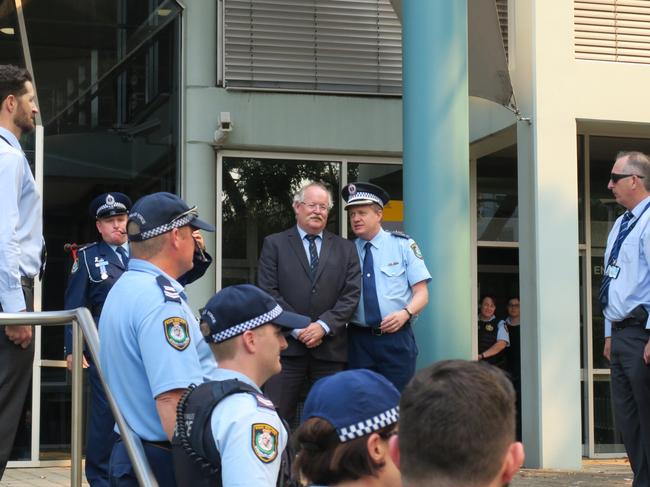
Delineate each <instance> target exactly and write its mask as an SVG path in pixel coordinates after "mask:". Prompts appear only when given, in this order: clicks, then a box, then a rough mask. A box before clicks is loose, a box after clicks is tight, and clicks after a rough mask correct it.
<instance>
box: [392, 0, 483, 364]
mask: <svg viewBox="0 0 650 487" xmlns="http://www.w3.org/2000/svg"><path fill="white" fill-rule="evenodd" d="M402 6H403V9H402V15H403V17H402V26H403V31H402V32H403V34H402V39H403V40H402V46H403V78H404V97H403V103H404V107H403V114H404V125H403V139H404V202H405V205H404V206H405V218H404V220H405V228H406V231H407V232H408V233H409V234H410V235H412V236H413V238H414V239H415V240H416V241H417V242H418V244H419V246H420V248H421V249H422V253H423V255H424V258H425V260H426V262H427V266H428V268H429V270H430V272H431V274H432V277H433V280H432V283H431V285H430V286H429V292H430V298H429V305H428V306H427V308H426V309H425V311H424V312H423V313H422V315H421V317H420V320H419V321H418V323H417V325H416V327H415V334H416V336H417V341H418V346H419V348H420V356H419V358H418V365H419V366H420V367H423V366H426V365H429V364H430V363H431V362H433V361H435V360H440V359H443V358H470V355H471V344H472V330H473V329H474V328H473V324H474V321H475V319H476V316H475V315H476V310H475V306H474V304H473V303H472V302H471V286H472V278H471V271H470V231H469V224H470V215H469V208H470V206H469V187H470V186H469V135H468V133H469V123H468V107H469V101H468V78H467V66H468V61H467V1H466V0H409V1H408V2H403V3H402Z"/></svg>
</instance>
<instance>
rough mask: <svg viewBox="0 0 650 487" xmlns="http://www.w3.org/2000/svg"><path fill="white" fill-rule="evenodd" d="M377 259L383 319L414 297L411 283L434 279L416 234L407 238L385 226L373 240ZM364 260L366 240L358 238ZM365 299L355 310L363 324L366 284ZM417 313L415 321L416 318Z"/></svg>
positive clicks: (375, 272) (378, 291)
mask: <svg viewBox="0 0 650 487" xmlns="http://www.w3.org/2000/svg"><path fill="white" fill-rule="evenodd" d="M370 242H371V243H372V258H373V263H374V274H375V286H376V287H377V298H378V299H379V311H380V312H381V317H382V319H383V318H385V317H386V316H388V315H389V314H391V313H394V312H395V311H399V310H400V309H402V308H404V306H406V305H407V304H408V303H409V302H410V301H411V298H412V297H413V292H412V291H411V286H413V285H414V284H417V283H418V282H422V281H427V282H429V281H430V280H431V274H429V271H428V270H427V266H426V265H425V263H424V260H423V259H422V255H421V254H420V249H419V248H418V246H417V244H416V243H415V241H414V240H413V239H412V238H403V237H398V236H396V235H393V234H391V233H390V232H387V231H386V230H384V229H383V228H382V229H381V230H380V231H379V233H377V235H375V237H374V238H373V239H372V240H371V241H370ZM354 244H355V245H356V247H357V252H358V254H359V259H360V260H361V270H362V271H363V259H364V257H365V255H366V250H365V245H366V240H361V239H360V238H358V239H356V240H355V241H354ZM361 293H362V294H361V299H359V305H358V306H357V310H356V311H355V312H354V316H353V317H352V321H353V322H355V323H359V324H361V325H363V324H365V323H366V319H365V312H364V309H363V288H362V289H361ZM415 318H416V317H415V316H414V317H413V319H412V320H411V323H413V322H414V321H415Z"/></svg>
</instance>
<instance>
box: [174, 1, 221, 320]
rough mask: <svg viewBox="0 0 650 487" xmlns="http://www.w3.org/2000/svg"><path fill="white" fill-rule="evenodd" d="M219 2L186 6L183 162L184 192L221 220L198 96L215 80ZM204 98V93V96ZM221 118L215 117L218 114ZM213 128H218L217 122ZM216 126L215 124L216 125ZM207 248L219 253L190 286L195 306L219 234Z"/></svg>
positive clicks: (210, 277) (211, 282) (206, 283)
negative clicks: (218, 213) (217, 208)
mask: <svg viewBox="0 0 650 487" xmlns="http://www.w3.org/2000/svg"><path fill="white" fill-rule="evenodd" d="M217 3H218V2H215V1H214V0H192V1H191V2H185V5H186V8H185V10H184V12H183V38H182V46H183V47H182V49H183V67H182V69H183V86H182V87H181V92H182V99H183V102H182V106H183V109H182V122H181V123H182V125H181V140H182V154H183V155H182V167H181V188H180V191H181V195H182V196H183V198H185V200H186V201H187V202H188V203H189V204H190V205H197V206H198V209H199V215H200V216H201V218H202V219H204V220H206V221H208V222H210V223H213V224H215V223H216V202H217V194H216V193H217V180H216V158H215V152H214V149H213V148H212V145H211V144H210V141H209V140H206V139H205V136H204V134H205V126H204V125H203V124H202V123H203V122H204V118H203V117H201V116H198V114H200V113H202V111H203V108H202V106H201V105H200V104H199V100H201V98H202V97H203V96H205V95H204V93H205V92H206V91H209V90H206V89H205V88H210V87H214V86H215V85H216V72H217V43H216V39H217V34H216V33H217V30H218V29H217V12H216V9H217ZM203 101H204V102H205V99H203ZM215 118H216V117H215ZM214 129H216V122H215V126H214ZM214 129H212V130H214ZM203 235H204V238H205V241H206V246H207V250H208V252H209V253H210V254H211V255H212V257H213V258H214V262H213V264H212V266H211V267H210V268H209V269H208V272H207V273H206V275H205V277H203V278H202V279H199V280H198V281H196V282H194V283H192V284H191V285H190V286H189V287H188V295H189V298H190V303H191V305H192V308H193V309H198V308H200V307H202V306H204V305H205V303H206V301H207V300H208V299H209V298H210V297H211V296H212V295H213V294H214V292H215V289H216V273H217V265H218V262H217V258H216V257H217V256H216V235H215V234H213V233H207V232H204V234H203Z"/></svg>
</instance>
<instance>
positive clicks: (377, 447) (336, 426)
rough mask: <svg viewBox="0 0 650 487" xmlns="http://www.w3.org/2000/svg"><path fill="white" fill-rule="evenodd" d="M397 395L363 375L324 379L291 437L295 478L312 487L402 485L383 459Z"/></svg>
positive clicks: (392, 388)
mask: <svg viewBox="0 0 650 487" xmlns="http://www.w3.org/2000/svg"><path fill="white" fill-rule="evenodd" d="M398 404H399V392H398V391H397V389H396V388H395V386H393V385H392V384H391V383H390V382H389V381H388V380H387V379H385V378H384V377H383V376H381V375H379V374H377V373H376V372H372V371H370V370H366V369H356V370H346V371H344V372H339V373H338V374H335V375H331V376H329V377H325V378H323V379H321V380H319V381H318V382H316V384H314V386H313V387H312V389H311V391H310V392H309V395H308V396H307V400H306V401H305V407H304V410H303V417H302V419H303V423H302V424H301V425H300V427H299V428H298V430H297V431H296V433H295V437H294V438H295V439H294V442H295V447H296V452H297V454H296V458H295V463H294V474H295V475H296V477H297V478H300V480H301V481H303V482H309V485H312V486H314V487H315V486H329V487H334V486H339V485H343V484H345V485H346V486H355V485H359V486H361V485H367V482H368V480H369V479H372V480H373V481H374V483H373V485H377V486H385V487H399V486H400V485H402V481H401V477H400V473H399V470H398V468H397V466H396V465H395V464H394V463H393V461H392V459H391V457H390V456H389V453H388V439H389V438H390V437H391V436H392V435H393V434H396V432H397V421H398V419H399V413H398Z"/></svg>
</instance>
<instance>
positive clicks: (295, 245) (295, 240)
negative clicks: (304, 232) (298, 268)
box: [287, 227, 311, 279]
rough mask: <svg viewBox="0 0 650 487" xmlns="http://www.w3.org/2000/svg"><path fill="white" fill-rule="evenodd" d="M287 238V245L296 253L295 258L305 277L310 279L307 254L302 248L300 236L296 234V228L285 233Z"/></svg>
mask: <svg viewBox="0 0 650 487" xmlns="http://www.w3.org/2000/svg"><path fill="white" fill-rule="evenodd" d="M287 237H288V240H289V245H290V246H291V248H292V249H293V251H294V252H295V253H296V257H298V262H300V264H301V265H302V268H303V270H304V271H305V272H306V273H307V276H309V278H310V279H311V269H310V268H309V262H307V254H306V253H305V247H303V245H302V241H301V240H300V234H299V233H298V229H297V228H296V227H293V228H292V229H291V230H289V231H288V232H287Z"/></svg>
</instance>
